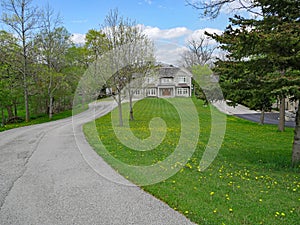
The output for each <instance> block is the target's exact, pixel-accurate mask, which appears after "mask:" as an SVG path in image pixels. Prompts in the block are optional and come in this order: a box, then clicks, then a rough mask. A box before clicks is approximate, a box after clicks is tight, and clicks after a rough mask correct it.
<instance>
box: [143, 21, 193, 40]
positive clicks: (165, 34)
mask: <svg viewBox="0 0 300 225" xmlns="http://www.w3.org/2000/svg"><path fill="white" fill-rule="evenodd" d="M138 26H139V27H140V28H141V29H142V30H143V32H144V34H146V35H148V37H149V38H151V39H154V40H155V39H174V38H180V37H184V36H186V35H189V34H191V33H192V31H191V30H189V29H187V28H186V27H175V28H171V29H165V30H162V29H160V28H158V27H151V26H144V25H141V24H140V25H138Z"/></svg>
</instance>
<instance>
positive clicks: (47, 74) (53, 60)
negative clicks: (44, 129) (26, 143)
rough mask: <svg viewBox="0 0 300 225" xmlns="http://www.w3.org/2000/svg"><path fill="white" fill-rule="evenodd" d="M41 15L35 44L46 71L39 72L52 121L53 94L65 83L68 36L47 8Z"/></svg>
mask: <svg viewBox="0 0 300 225" xmlns="http://www.w3.org/2000/svg"><path fill="white" fill-rule="evenodd" d="M42 15H43V16H42V19H41V21H42V28H41V31H40V32H39V33H38V34H37V36H36V38H35V44H36V49H37V50H38V51H39V58H40V59H41V60H42V63H44V64H45V65H46V67H47V70H44V71H43V70H41V71H43V72H42V81H43V83H44V88H45V90H47V96H48V101H47V102H48V114H49V119H52V115H53V110H54V97H55V93H56V92H57V90H58V89H59V88H60V87H62V86H63V85H64V82H65V75H64V74H63V73H62V69H63V68H64V67H65V64H66V63H65V54H66V53H67V51H68V48H69V47H70V41H69V39H70V34H69V32H68V31H67V30H66V28H64V27H61V26H60V25H61V20H60V18H59V16H58V15H55V13H54V11H53V10H52V9H51V8H50V7H49V6H48V7H47V8H46V9H45V11H44V12H43V14H42ZM40 68H41V69H43V67H40Z"/></svg>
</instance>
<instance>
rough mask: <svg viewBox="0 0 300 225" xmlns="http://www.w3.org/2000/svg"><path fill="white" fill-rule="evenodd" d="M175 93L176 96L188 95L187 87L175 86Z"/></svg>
mask: <svg viewBox="0 0 300 225" xmlns="http://www.w3.org/2000/svg"><path fill="white" fill-rule="evenodd" d="M177 95H178V96H185V95H188V88H177Z"/></svg>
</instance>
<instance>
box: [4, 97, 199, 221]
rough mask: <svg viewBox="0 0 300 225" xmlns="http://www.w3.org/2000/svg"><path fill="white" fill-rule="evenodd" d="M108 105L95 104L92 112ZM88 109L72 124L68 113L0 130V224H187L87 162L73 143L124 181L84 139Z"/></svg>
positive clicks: (182, 217) (103, 169) (103, 167)
mask: <svg viewBox="0 0 300 225" xmlns="http://www.w3.org/2000/svg"><path fill="white" fill-rule="evenodd" d="M110 104H111V103H108V102H102V103H100V104H99V105H97V107H96V117H99V116H101V115H103V114H106V113H107V112H109V110H111V107H109V105H110ZM90 110H92V109H90ZM90 110H89V111H87V112H84V113H82V114H80V115H77V116H76V120H75V122H74V123H73V124H74V126H73V124H72V118H68V119H64V120H60V121H55V122H51V123H45V124H39V125H35V126H29V127H22V128H18V129H13V130H9V131H6V132H1V133H0V224H1V225H8V224H20V225H26V224H30V225H33V224H39V225H43V224H55V225H56V224H63V225H67V224H101V225H102V224H104V225H117V224H122V225H123V224H124V225H128V224H138V225H151V224H153V225H159V224H162V225H168V224H172V225H176V224H178V225H179V224H180V225H184V224H193V223H191V222H190V221H189V220H187V219H186V218H185V217H184V216H183V215H181V214H179V213H178V212H176V211H174V210H173V209H171V208H170V207H169V206H168V205H166V204H165V203H163V202H161V201H159V200H157V199H156V198H154V197H153V196H151V195H149V194H147V193H145V192H144V191H142V190H141V189H140V188H139V187H136V186H126V185H121V184H118V183H116V182H111V181H109V180H107V179H105V178H104V177H103V176H100V175H99V174H97V173H96V172H95V171H94V170H93V169H92V168H91V167H90V166H89V164H88V163H87V162H86V160H84V157H83V156H82V153H81V152H80V151H79V149H78V145H80V148H82V150H84V151H85V152H90V154H91V156H92V157H94V160H95V161H96V162H97V163H98V165H99V168H100V169H101V170H102V171H101V173H103V174H106V176H107V177H109V176H114V179H120V181H122V182H128V181H126V180H125V179H124V178H123V177H121V176H119V175H118V174H117V173H116V172H115V171H114V170H113V169H111V167H109V166H108V165H107V164H106V163H105V162H103V160H102V159H101V158H100V157H98V156H97V158H95V153H94V152H93V150H92V149H91V147H90V146H89V145H88V144H87V142H86V141H85V139H84V137H83V134H82V132H81V127H82V125H83V124H84V123H86V122H88V121H90V120H92V119H93V117H90V114H91V113H90V112H91V111H90ZM73 129H75V130H76V131H77V132H76V135H78V134H79V136H80V137H79V138H77V142H79V143H76V141H75V136H74V130H73Z"/></svg>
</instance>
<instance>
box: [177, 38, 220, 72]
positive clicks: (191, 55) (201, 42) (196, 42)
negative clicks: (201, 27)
mask: <svg viewBox="0 0 300 225" xmlns="http://www.w3.org/2000/svg"><path fill="white" fill-rule="evenodd" d="M187 48H188V49H187V50H186V51H184V53H183V54H182V55H181V59H182V61H181V62H182V63H181V64H182V66H184V67H185V68H188V69H190V70H191V68H192V67H193V66H196V65H201V66H204V65H206V64H212V61H213V53H214V51H215V49H216V45H213V44H212V43H211V42H210V40H209V39H208V37H207V36H204V35H203V36H200V37H198V38H197V39H196V38H193V39H191V40H189V41H188V43H187Z"/></svg>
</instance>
